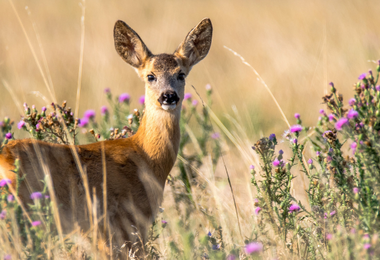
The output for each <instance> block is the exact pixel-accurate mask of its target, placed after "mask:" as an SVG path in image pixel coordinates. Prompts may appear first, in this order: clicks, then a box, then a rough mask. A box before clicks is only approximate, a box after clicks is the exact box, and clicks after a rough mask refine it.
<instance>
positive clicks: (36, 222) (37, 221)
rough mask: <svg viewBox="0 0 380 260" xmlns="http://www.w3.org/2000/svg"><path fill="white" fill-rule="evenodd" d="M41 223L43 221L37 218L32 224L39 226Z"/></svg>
mask: <svg viewBox="0 0 380 260" xmlns="http://www.w3.org/2000/svg"><path fill="white" fill-rule="evenodd" d="M39 225H41V221H39V220H36V221H33V222H32V226H33V227H37V226H39Z"/></svg>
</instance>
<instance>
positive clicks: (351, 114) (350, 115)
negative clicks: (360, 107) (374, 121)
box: [347, 109, 359, 119]
mask: <svg viewBox="0 0 380 260" xmlns="http://www.w3.org/2000/svg"><path fill="white" fill-rule="evenodd" d="M358 115H359V113H358V111H355V110H353V109H351V110H350V111H348V113H347V117H348V119H353V118H357V117H358Z"/></svg>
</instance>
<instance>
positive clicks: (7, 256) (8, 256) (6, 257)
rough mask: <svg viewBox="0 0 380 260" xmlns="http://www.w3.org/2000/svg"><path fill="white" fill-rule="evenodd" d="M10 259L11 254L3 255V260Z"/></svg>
mask: <svg viewBox="0 0 380 260" xmlns="http://www.w3.org/2000/svg"><path fill="white" fill-rule="evenodd" d="M11 259H12V256H11V255H9V254H8V255H5V256H4V260H11Z"/></svg>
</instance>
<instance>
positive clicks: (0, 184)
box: [0, 179, 12, 187]
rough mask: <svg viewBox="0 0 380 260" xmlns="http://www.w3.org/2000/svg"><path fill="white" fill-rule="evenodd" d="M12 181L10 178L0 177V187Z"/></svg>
mask: <svg viewBox="0 0 380 260" xmlns="http://www.w3.org/2000/svg"><path fill="white" fill-rule="evenodd" d="M11 183H12V181H11V180H10V179H2V180H1V181H0V187H4V186H5V185H8V184H11Z"/></svg>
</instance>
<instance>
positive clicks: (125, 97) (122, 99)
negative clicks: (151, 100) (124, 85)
mask: <svg viewBox="0 0 380 260" xmlns="http://www.w3.org/2000/svg"><path fill="white" fill-rule="evenodd" d="M130 99H131V96H130V95H129V94H128V93H123V94H120V96H119V102H120V103H124V102H125V103H128V102H129V100H130Z"/></svg>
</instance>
